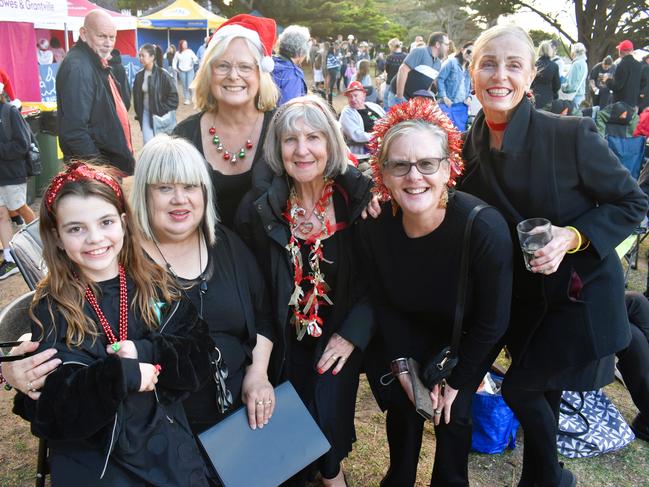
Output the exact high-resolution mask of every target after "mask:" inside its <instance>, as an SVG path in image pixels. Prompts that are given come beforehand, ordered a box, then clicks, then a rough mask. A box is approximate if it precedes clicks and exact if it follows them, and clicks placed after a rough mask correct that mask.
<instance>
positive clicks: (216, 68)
mask: <svg viewBox="0 0 649 487" xmlns="http://www.w3.org/2000/svg"><path fill="white" fill-rule="evenodd" d="M235 65H236V66H237V67H234V66H235ZM227 66H230V67H232V69H230V70H229V72H228V74H221V70H222V69H223V67H227ZM249 66H253V67H254V69H252V70H250V72H247V71H248V69H239V67H244V68H248V67H249ZM211 69H212V73H211V74H212V84H211V87H210V90H211V93H212V96H214V98H215V99H216V101H217V103H218V104H219V105H220V106H222V105H228V106H230V107H242V106H245V105H249V104H252V105H253V106H254V105H255V99H256V97H257V94H258V93H259V68H258V67H257V61H256V59H255V57H254V56H253V55H252V54H251V52H250V49H249V48H248V44H247V43H246V41H245V40H244V39H242V38H240V37H238V38H235V39H233V40H232V41H231V42H230V44H228V47H227V48H226V49H225V51H223V54H222V55H221V56H219V57H218V58H216V59H214V60H213V61H212V63H211ZM244 71H246V72H244Z"/></svg>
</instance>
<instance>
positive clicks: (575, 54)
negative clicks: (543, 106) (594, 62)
mask: <svg viewBox="0 0 649 487" xmlns="http://www.w3.org/2000/svg"><path fill="white" fill-rule="evenodd" d="M570 57H571V58H572V64H571V65H570V69H569V70H568V74H567V75H566V82H565V83H564V84H563V86H562V87H561V91H562V92H563V94H564V96H563V97H564V98H566V99H568V100H572V101H573V103H574V104H575V106H576V107H577V108H579V105H581V102H582V101H584V99H585V98H586V79H587V78H588V63H587V62H586V47H585V46H584V45H583V44H582V43H581V42H576V43H574V44H573V45H572V47H571V48H570Z"/></svg>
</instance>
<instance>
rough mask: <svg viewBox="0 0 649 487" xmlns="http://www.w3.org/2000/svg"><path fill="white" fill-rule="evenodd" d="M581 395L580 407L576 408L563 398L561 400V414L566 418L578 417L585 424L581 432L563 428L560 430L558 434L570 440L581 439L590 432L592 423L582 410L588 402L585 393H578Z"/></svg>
mask: <svg viewBox="0 0 649 487" xmlns="http://www.w3.org/2000/svg"><path fill="white" fill-rule="evenodd" d="M578 394H579V399H580V401H581V402H580V403H579V406H574V405H572V404H571V403H569V402H568V401H566V400H565V399H564V398H563V397H562V398H561V404H560V406H559V412H560V413H561V414H563V415H565V416H577V417H579V419H581V421H582V422H583V423H584V429H583V430H581V431H566V430H564V429H562V428H559V429H558V430H557V432H558V433H559V434H560V435H565V436H568V437H570V438H579V437H580V436H583V435H585V434H586V433H588V432H589V431H590V421H588V418H587V417H586V415H585V414H584V413H583V412H582V409H583V407H584V404H585V402H586V395H585V394H584V392H578Z"/></svg>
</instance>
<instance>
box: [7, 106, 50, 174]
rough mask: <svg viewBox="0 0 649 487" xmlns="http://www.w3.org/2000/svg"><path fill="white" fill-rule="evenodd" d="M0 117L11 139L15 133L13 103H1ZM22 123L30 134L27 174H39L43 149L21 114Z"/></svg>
mask: <svg viewBox="0 0 649 487" xmlns="http://www.w3.org/2000/svg"><path fill="white" fill-rule="evenodd" d="M0 117H1V119H2V129H3V130H4V133H5V137H6V138H7V140H11V137H12V135H13V127H12V124H11V105H9V104H8V103H2V104H1V105H0ZM20 123H21V124H23V128H24V130H25V133H27V134H28V136H29V144H28V145H29V148H28V149H27V154H25V166H26V168H27V176H38V175H39V174H40V173H41V171H42V170H43V166H42V163H41V151H40V149H39V147H38V142H37V141H36V137H34V133H33V132H32V129H31V127H30V126H29V124H28V123H27V122H26V121H25V119H24V118H23V117H22V115H21V116H20Z"/></svg>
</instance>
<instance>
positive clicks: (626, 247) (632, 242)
mask: <svg viewBox="0 0 649 487" xmlns="http://www.w3.org/2000/svg"><path fill="white" fill-rule="evenodd" d="M647 232H649V222H648V221H647V217H646V216H645V217H644V220H642V222H641V223H640V225H638V226H637V227H636V229H635V230H634V231H633V233H632V234H631V235H629V236H628V237H627V238H626V240H624V241H623V242H622V243H621V244H620V245H618V247H617V249H616V250H617V253H618V257H619V258H620V260H623V261H624V262H626V264H627V265H626V270H625V271H624V285H625V286H626V284H627V282H628V280H629V273H630V272H631V269H637V268H638V254H639V253H640V245H641V244H642V242H644V239H645V238H647V237H648V236H649V233H647Z"/></svg>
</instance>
